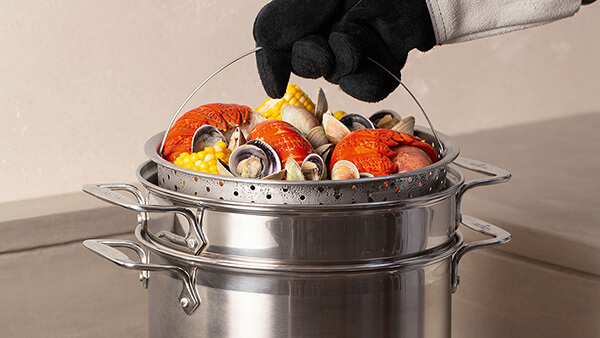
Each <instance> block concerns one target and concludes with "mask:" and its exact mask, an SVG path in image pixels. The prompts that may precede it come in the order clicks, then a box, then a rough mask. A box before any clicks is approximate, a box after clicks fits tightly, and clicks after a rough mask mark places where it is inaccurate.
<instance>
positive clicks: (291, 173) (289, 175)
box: [285, 157, 305, 181]
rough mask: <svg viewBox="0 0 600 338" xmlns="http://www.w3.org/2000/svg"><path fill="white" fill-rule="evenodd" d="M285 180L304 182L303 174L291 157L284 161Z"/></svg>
mask: <svg viewBox="0 0 600 338" xmlns="http://www.w3.org/2000/svg"><path fill="white" fill-rule="evenodd" d="M285 171H286V173H285V179H286V181H304V180H305V178H304V173H302V168H301V167H300V165H299V164H298V162H296V160H294V159H293V158H292V157H288V159H287V161H285Z"/></svg>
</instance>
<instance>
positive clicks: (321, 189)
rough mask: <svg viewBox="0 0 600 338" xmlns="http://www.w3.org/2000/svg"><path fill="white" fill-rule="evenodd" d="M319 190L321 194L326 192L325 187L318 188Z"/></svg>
mask: <svg viewBox="0 0 600 338" xmlns="http://www.w3.org/2000/svg"><path fill="white" fill-rule="evenodd" d="M317 190H319V192H323V191H325V188H323V187H318V188H317Z"/></svg>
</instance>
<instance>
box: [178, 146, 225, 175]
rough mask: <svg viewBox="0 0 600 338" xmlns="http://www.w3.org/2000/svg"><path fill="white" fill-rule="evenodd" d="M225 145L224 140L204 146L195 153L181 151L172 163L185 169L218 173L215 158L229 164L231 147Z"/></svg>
mask: <svg viewBox="0 0 600 338" xmlns="http://www.w3.org/2000/svg"><path fill="white" fill-rule="evenodd" d="M226 146H227V144H226V143H225V142H219V143H217V144H216V145H215V146H214V147H206V148H205V149H204V150H202V151H200V152H197V153H191V154H188V153H181V154H180V155H179V156H178V157H177V159H175V162H174V163H175V164H176V165H178V166H180V167H184V168H187V169H192V170H196V171H201V172H205V173H212V174H218V173H219V172H218V169H217V159H220V160H221V161H223V162H225V164H229V155H230V154H231V149H228V148H225V147H226Z"/></svg>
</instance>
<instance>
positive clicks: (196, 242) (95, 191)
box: [83, 184, 208, 255]
mask: <svg viewBox="0 0 600 338" xmlns="http://www.w3.org/2000/svg"><path fill="white" fill-rule="evenodd" d="M124 187H126V188H127V189H126V190H127V191H130V192H132V191H137V193H134V195H135V196H136V197H138V198H137V201H136V200H134V199H133V198H131V197H129V196H125V195H123V194H120V193H118V192H116V190H123V188H124ZM83 191H84V192H86V193H88V194H90V195H92V196H94V197H96V198H99V199H101V200H103V201H105V202H108V203H111V204H114V205H118V206H120V207H123V208H125V209H129V210H133V211H137V212H140V213H147V212H161V213H166V212H174V213H178V214H181V215H183V216H184V217H185V219H186V220H187V221H188V223H189V225H190V231H188V233H187V235H186V237H183V238H182V237H181V236H178V235H175V234H170V235H169V236H163V237H165V238H167V239H169V238H175V237H177V238H181V239H180V240H178V241H177V242H176V243H174V244H181V243H185V246H186V247H187V248H188V249H189V250H190V251H191V253H193V254H194V255H199V254H200V253H202V250H204V248H205V247H206V245H207V244H208V241H207V239H206V236H205V234H204V230H203V229H202V226H201V224H202V220H201V218H202V215H203V214H204V208H201V212H200V214H199V217H200V220H197V218H196V215H195V214H194V212H193V211H191V210H190V209H187V208H184V207H177V206H169V205H152V204H146V203H145V201H144V198H143V195H142V194H141V192H139V190H138V189H137V188H136V187H135V186H132V185H124V184H86V185H84V186H83ZM139 196H142V197H141V201H140V198H139ZM144 219H146V218H144ZM165 233H166V231H163V232H162V235H165Z"/></svg>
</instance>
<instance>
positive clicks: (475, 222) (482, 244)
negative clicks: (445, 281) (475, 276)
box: [452, 215, 512, 293]
mask: <svg viewBox="0 0 600 338" xmlns="http://www.w3.org/2000/svg"><path fill="white" fill-rule="evenodd" d="M461 224H462V225H464V226H466V227H467V228H469V229H471V230H473V231H476V232H479V233H481V234H484V235H486V236H491V237H492V238H489V239H485V240H481V241H476V242H472V243H468V244H465V245H463V246H462V247H461V248H460V249H459V250H458V251H457V252H456V253H455V254H454V257H453V258H452V292H453V293H454V292H456V288H457V287H458V284H459V283H460V278H459V276H458V263H460V260H461V258H462V257H463V256H464V255H465V254H466V253H467V252H469V251H471V250H474V249H482V248H487V247H490V246H494V245H500V244H504V243H506V242H508V241H510V239H511V238H512V235H511V234H510V233H509V232H508V231H506V230H504V229H502V228H499V227H497V226H495V225H493V224H490V223H488V222H485V221H482V220H480V219H478V218H475V217H472V216H467V215H463V216H462V221H461Z"/></svg>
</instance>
